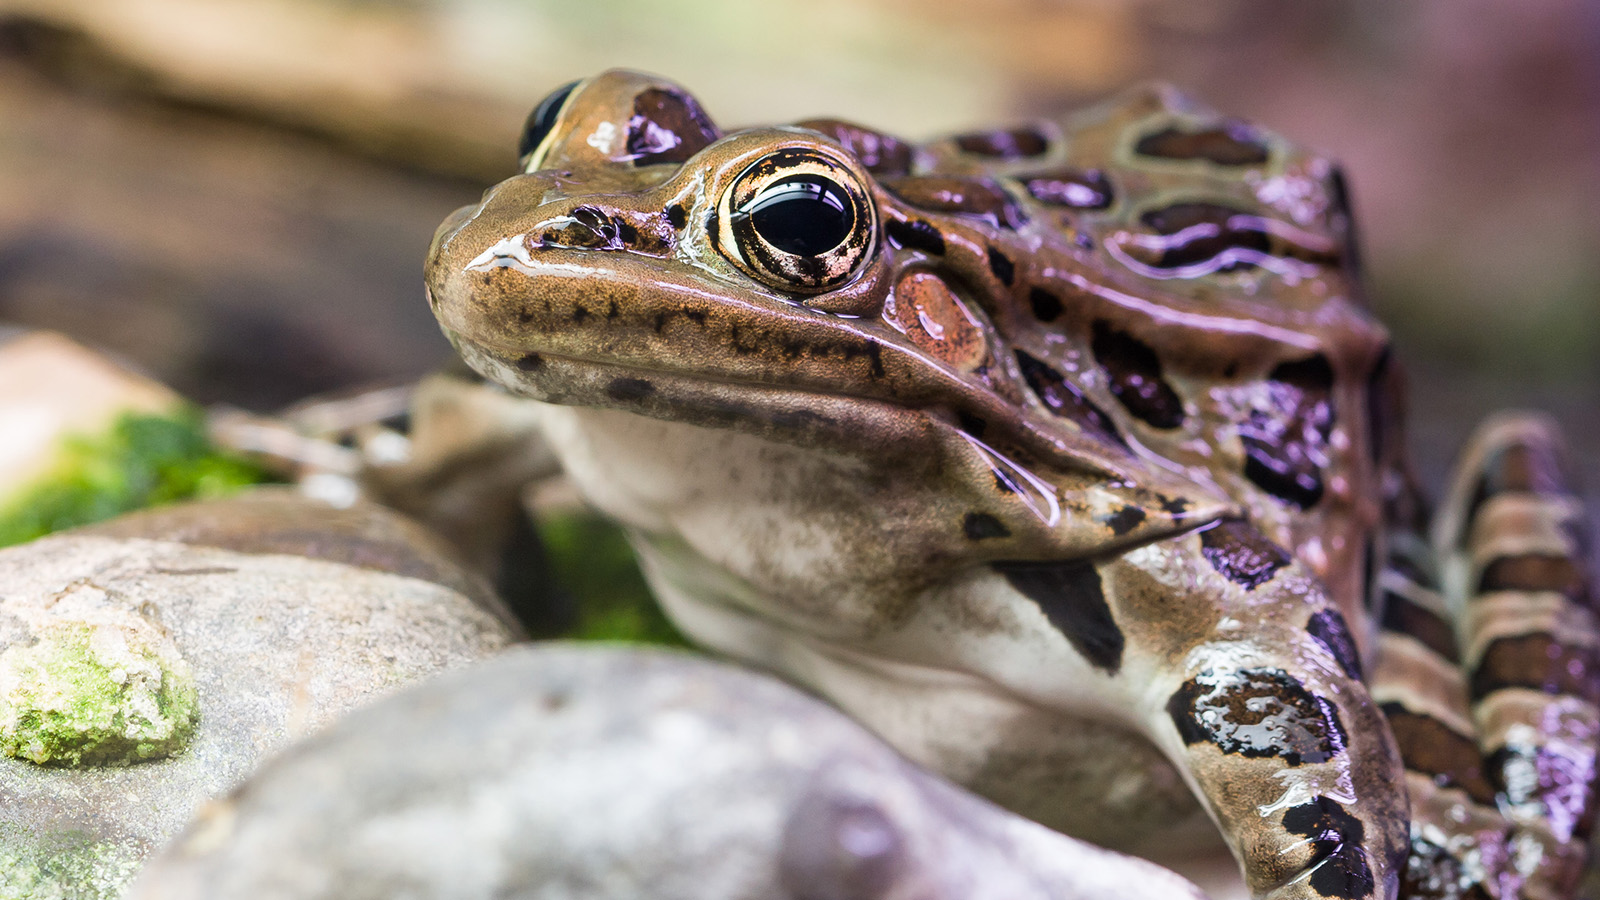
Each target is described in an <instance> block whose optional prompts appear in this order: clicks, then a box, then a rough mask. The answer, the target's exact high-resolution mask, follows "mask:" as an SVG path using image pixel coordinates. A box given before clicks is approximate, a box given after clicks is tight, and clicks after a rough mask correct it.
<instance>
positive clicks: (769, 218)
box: [745, 175, 856, 256]
mask: <svg viewBox="0 0 1600 900" xmlns="http://www.w3.org/2000/svg"><path fill="white" fill-rule="evenodd" d="M745 213H746V215H748V216H749V217H750V224H752V225H754V226H755V229H756V234H759V235H761V239H762V240H764V241H766V242H767V243H769V244H771V245H772V246H773V247H776V248H777V249H779V250H782V251H783V252H784V253H792V254H794V255H795V256H819V255H821V254H823V253H827V252H828V251H829V250H832V249H833V248H835V247H837V246H839V245H840V244H842V243H844V239H845V238H847V237H849V236H850V229H851V228H852V227H854V226H855V224H856V213H855V207H854V206H853V205H852V204H851V203H850V196H849V195H848V194H846V193H845V192H844V188H842V187H840V186H839V185H837V184H835V183H834V182H832V181H829V180H828V179H826V178H823V177H822V176H820V175H791V176H789V177H788V178H783V179H780V180H778V181H775V182H773V183H772V184H770V185H768V186H767V188H766V190H763V191H762V192H761V193H760V194H758V195H757V196H756V199H755V202H753V203H751V204H750V206H749V207H748V208H747V209H746V210H745Z"/></svg>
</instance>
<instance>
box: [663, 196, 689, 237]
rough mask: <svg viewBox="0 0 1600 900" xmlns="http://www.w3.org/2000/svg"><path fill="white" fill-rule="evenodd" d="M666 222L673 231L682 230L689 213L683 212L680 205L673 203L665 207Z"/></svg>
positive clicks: (685, 225)
mask: <svg viewBox="0 0 1600 900" xmlns="http://www.w3.org/2000/svg"><path fill="white" fill-rule="evenodd" d="M667 222H668V224H670V225H671V226H672V227H673V229H674V230H675V231H682V230H683V229H684V228H685V227H687V226H688V224H689V214H688V213H687V212H684V210H683V207H682V206H679V205H678V204H676V203H674V204H672V205H671V206H669V207H667Z"/></svg>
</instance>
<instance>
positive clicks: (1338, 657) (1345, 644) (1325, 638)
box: [1306, 609, 1362, 681]
mask: <svg viewBox="0 0 1600 900" xmlns="http://www.w3.org/2000/svg"><path fill="white" fill-rule="evenodd" d="M1306 631H1307V633H1309V634H1310V635H1311V636H1312V637H1313V638H1315V639H1316V641H1317V643H1319V644H1321V645H1322V646H1323V649H1325V650H1327V651H1328V653H1330V654H1331V655H1332V656H1333V658H1334V661H1335V662H1337V663H1338V664H1339V668H1341V669H1343V670H1344V673H1345V674H1346V675H1349V676H1350V677H1351V678H1353V679H1355V680H1356V681H1360V680H1362V678H1361V654H1360V652H1359V651H1357V650H1356V639H1355V638H1354V637H1352V636H1351V635H1350V628H1349V627H1348V626H1347V625H1345V622H1344V616H1342V615H1340V614H1339V612H1338V610H1333V609H1325V610H1323V611H1322V612H1319V613H1317V614H1316V615H1314V616H1312V617H1311V619H1310V621H1308V622H1306Z"/></svg>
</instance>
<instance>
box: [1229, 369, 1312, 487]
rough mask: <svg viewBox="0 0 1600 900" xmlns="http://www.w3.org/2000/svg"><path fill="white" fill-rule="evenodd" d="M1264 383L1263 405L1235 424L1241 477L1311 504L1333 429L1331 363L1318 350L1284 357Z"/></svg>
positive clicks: (1257, 485) (1258, 485)
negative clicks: (1296, 357) (1286, 359)
mask: <svg viewBox="0 0 1600 900" xmlns="http://www.w3.org/2000/svg"><path fill="white" fill-rule="evenodd" d="M1268 379H1269V380H1268V381H1267V383H1266V391H1267V403H1268V408H1266V409H1261V408H1259V407H1258V408H1255V409H1252V410H1251V411H1250V415H1249V417H1248V418H1247V419H1246V420H1245V421H1244V422H1242V423H1241V424H1240V425H1239V441H1240V443H1242V444H1243V445H1244V453H1245V462H1244V475H1245V477H1246V478H1248V479H1250V481H1251V482H1252V483H1253V484H1255V485H1256V487H1259V488H1261V489H1262V490H1264V491H1266V492H1267V493H1269V494H1272V495H1273V496H1274V497H1277V498H1278V499H1280V500H1284V501H1286V502H1289V503H1293V504H1294V505H1295V506H1298V507H1300V508H1301V509H1310V508H1311V507H1313V506H1315V505H1316V504H1317V502H1318V501H1320V500H1321V499H1322V491H1323V486H1322V465H1323V464H1324V463H1325V462H1326V455H1327V454H1326V447H1327V442H1328V435H1329V434H1330V433H1331V432H1332V430H1333V417H1334V409H1333V367H1332V366H1330V365H1329V364H1328V359H1327V357H1325V356H1323V355H1322V354H1320V353H1319V354H1316V355H1315V356H1311V357H1308V358H1306V359H1303V360H1297V361H1295V362H1286V363H1282V364H1281V365H1279V366H1278V367H1277V368H1275V369H1273V370H1272V374H1271V375H1269V376H1268Z"/></svg>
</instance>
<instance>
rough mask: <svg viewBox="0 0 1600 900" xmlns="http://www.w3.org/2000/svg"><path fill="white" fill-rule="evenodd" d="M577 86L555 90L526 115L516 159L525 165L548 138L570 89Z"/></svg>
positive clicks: (566, 86) (570, 85)
mask: <svg viewBox="0 0 1600 900" xmlns="http://www.w3.org/2000/svg"><path fill="white" fill-rule="evenodd" d="M577 86H578V82H576V81H572V82H568V83H567V84H564V85H562V86H561V87H558V88H556V89H555V90H554V91H551V92H550V96H548V97H546V98H544V99H543V100H541V101H539V105H538V106H535V107H534V108H533V112H531V113H529V114H528V121H527V124H525V125H523V126H522V139H521V140H520V141H518V142H517V159H519V160H522V162H523V163H524V164H525V165H526V164H527V163H528V162H529V161H530V160H529V157H530V156H531V155H532V154H533V153H534V152H535V151H537V150H538V149H539V145H540V144H543V143H544V139H545V138H547V137H549V136H550V129H552V128H554V127H556V119H558V118H560V117H561V108H562V107H563V106H565V105H566V104H567V98H568V97H570V96H572V89H573V88H575V87H577Z"/></svg>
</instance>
